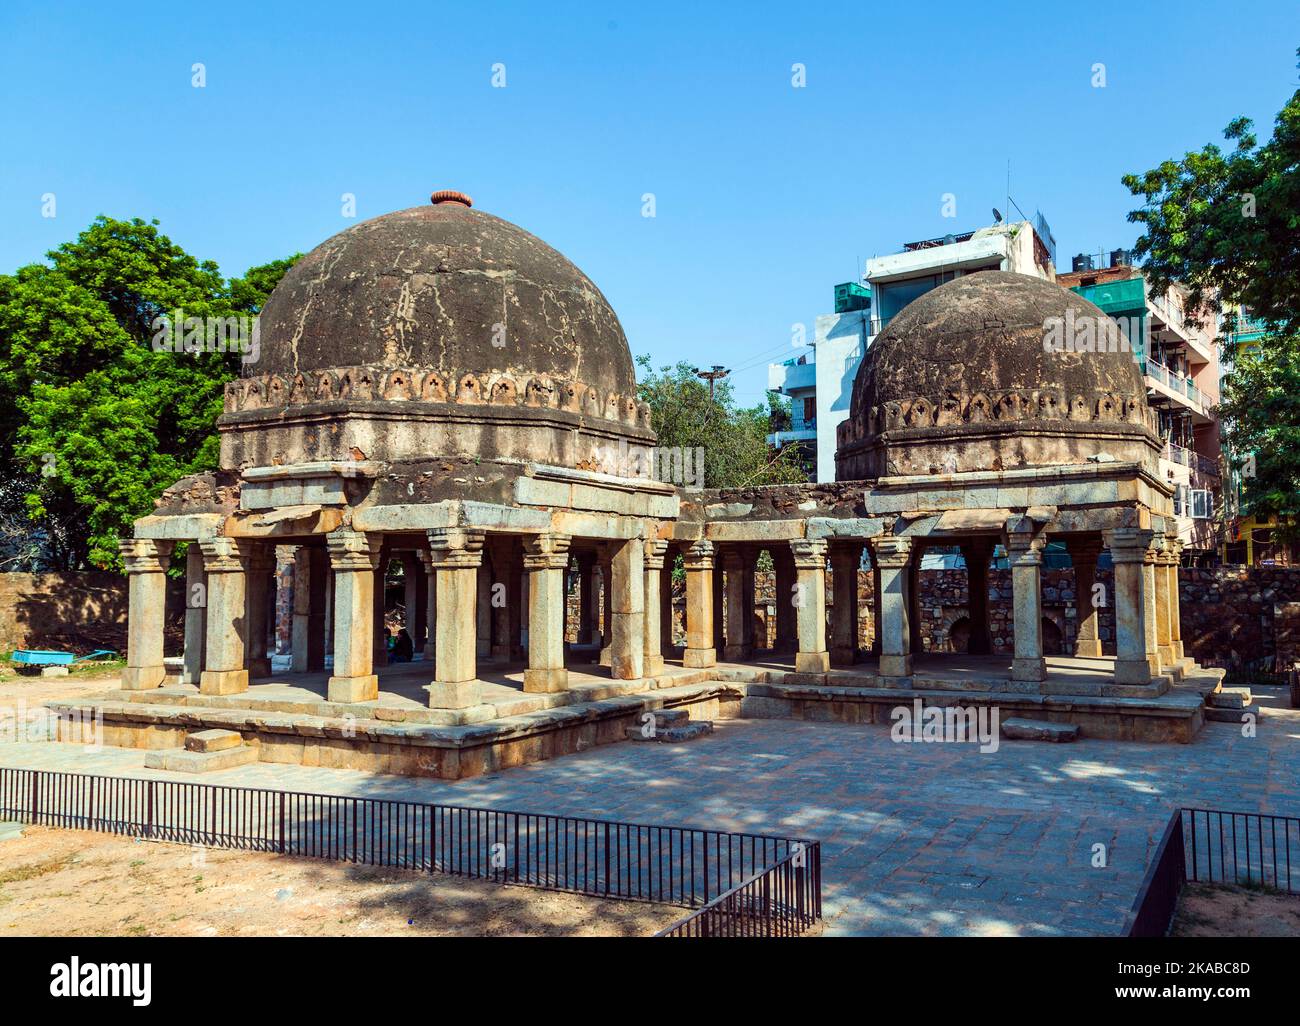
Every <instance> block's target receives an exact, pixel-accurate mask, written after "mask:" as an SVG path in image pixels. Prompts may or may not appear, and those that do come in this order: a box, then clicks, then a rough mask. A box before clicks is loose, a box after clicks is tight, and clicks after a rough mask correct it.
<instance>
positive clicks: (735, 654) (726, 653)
mask: <svg viewBox="0 0 1300 1026" xmlns="http://www.w3.org/2000/svg"><path fill="white" fill-rule="evenodd" d="M753 654H754V647H753V646H752V645H724V646H723V647H722V658H723V659H725V660H726V661H727V662H729V663H738V662H741V661H742V660H745V659H748V658H750V657H751V656H752V655H753Z"/></svg>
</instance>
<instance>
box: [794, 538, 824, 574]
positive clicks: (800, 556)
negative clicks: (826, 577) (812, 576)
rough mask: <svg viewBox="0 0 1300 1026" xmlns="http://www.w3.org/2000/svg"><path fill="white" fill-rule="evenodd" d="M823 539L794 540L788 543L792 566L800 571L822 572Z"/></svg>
mask: <svg viewBox="0 0 1300 1026" xmlns="http://www.w3.org/2000/svg"><path fill="white" fill-rule="evenodd" d="M827 548H828V546H827V544H826V539H825V538H795V539H794V540H792V541H791V542H790V553H791V554H792V555H793V556H794V565H795V566H796V567H797V568H798V569H800V570H823V569H825V567H826V550H827Z"/></svg>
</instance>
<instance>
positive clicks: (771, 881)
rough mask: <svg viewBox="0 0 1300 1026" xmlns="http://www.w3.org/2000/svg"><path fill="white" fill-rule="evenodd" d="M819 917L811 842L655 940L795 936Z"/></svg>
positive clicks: (817, 862)
mask: <svg viewBox="0 0 1300 1026" xmlns="http://www.w3.org/2000/svg"><path fill="white" fill-rule="evenodd" d="M821 917H822V907H821V845H820V844H818V843H817V842H813V843H812V844H809V845H807V846H805V847H802V848H800V849H797V850H795V851H793V852H791V853H790V854H789V855H787V856H786V857H785V858H783V859H782V860H781V861H780V862H778V863H777V864H776V865H773V866H769V867H768V868H766V869H764V870H762V871H761V872H759V873H756V874H755V875H754V876H752V877H750V878H749V879H748V880H746V881H745V882H744V883H742V884H740V885H739V886H738V887H733V888H732V889H731V890H729V891H725V892H724V893H722V894H720V895H718V897H716V898H714V899H713V900H712V901H710V902H709V903H708V904H706V905H705V906H704V907H703V908H701V909H700V910H699V911H697V912H692V913H691V914H690V915H689V916H687V917H686V918H685V919H681V920H678V921H677V922H676V923H674V924H673V925H672V926H669V927H668V928H667V929H664V930H661V931H660V932H659V933H657V934H655V936H656V937H797V936H798V935H799V934H801V933H804V932H805V931H807V930H808V929H810V928H811V927H812V926H813V925H814V924H815V923H817V922H818V921H819V920H820V919H821Z"/></svg>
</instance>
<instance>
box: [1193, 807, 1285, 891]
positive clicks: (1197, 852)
mask: <svg viewBox="0 0 1300 1026" xmlns="http://www.w3.org/2000/svg"><path fill="white" fill-rule="evenodd" d="M1182 816H1183V819H1184V820H1186V823H1185V828H1184V833H1185V835H1186V837H1187V879H1188V880H1192V881H1195V882H1202V883H1229V884H1237V885H1239V886H1242V887H1261V888H1272V889H1274V890H1278V891H1286V892H1287V893H1288V894H1297V893H1300V819H1296V818H1293V817H1291V816H1270V815H1268V814H1265V813H1257V812H1223V811H1219V810H1215V809H1183V810H1182ZM1293 859H1295V860H1296V863H1297V864H1296V865H1295V866H1293V865H1292V860H1293Z"/></svg>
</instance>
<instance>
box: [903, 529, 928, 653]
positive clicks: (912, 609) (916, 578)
mask: <svg viewBox="0 0 1300 1026" xmlns="http://www.w3.org/2000/svg"><path fill="white" fill-rule="evenodd" d="M924 549H925V546H924V544H923V543H922V542H921V541H919V540H914V541H913V543H912V559H911V562H909V563H908V564H907V645H908V651H910V652H914V653H915V654H917V655H920V654H921V653H922V652H924V651H925V645H924V644H923V643H922V640H921V557H922V556H923V555H924Z"/></svg>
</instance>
